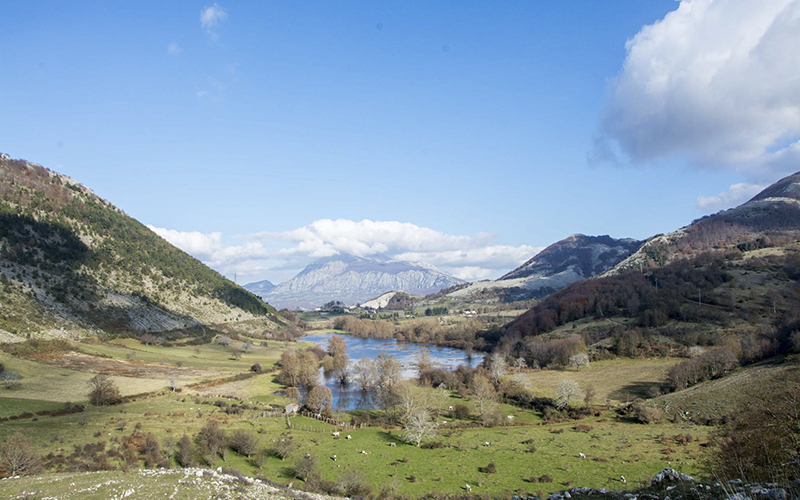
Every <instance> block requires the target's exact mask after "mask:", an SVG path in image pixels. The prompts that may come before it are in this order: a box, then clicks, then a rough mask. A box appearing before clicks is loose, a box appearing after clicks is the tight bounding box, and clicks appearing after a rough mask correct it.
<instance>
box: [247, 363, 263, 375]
mask: <svg viewBox="0 0 800 500" xmlns="http://www.w3.org/2000/svg"><path fill="white" fill-rule="evenodd" d="M250 371H251V372H253V373H262V372H263V370H262V369H261V365H260V364H259V363H256V364H254V365H253V366H251V367H250Z"/></svg>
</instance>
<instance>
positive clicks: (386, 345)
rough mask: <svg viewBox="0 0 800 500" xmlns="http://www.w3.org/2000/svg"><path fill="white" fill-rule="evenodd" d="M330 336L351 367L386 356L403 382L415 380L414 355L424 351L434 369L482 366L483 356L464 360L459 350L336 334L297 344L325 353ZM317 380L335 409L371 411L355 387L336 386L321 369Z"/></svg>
mask: <svg viewBox="0 0 800 500" xmlns="http://www.w3.org/2000/svg"><path fill="white" fill-rule="evenodd" d="M333 335H336V336H338V337H342V338H343V339H344V341H345V343H346V344H347V355H348V356H349V357H350V366H351V367H352V366H353V365H354V364H355V363H357V362H358V361H359V360H360V359H362V358H369V359H372V360H374V359H375V358H377V357H378V355H379V354H381V353H385V354H389V355H391V356H394V357H395V359H397V361H399V362H400V364H401V365H402V366H403V376H404V377H405V378H414V377H416V376H417V368H416V366H414V363H415V362H416V356H417V354H418V353H419V352H421V351H422V350H423V349H426V350H427V351H428V354H429V355H430V359H431V362H432V363H433V364H434V365H435V366H437V367H440V368H443V369H445V370H453V369H455V368H456V367H457V366H458V365H467V366H470V367H473V368H474V367H476V366H478V365H479V364H481V363H482V362H483V354H482V353H473V355H472V358H471V359H467V354H466V352H464V351H463V350H461V349H452V348H449V347H436V346H430V345H427V344H412V343H405V342H398V341H396V340H394V339H386V340H384V339H364V338H360V337H352V336H350V335H343V334H339V333H321V334H317V335H308V336H305V337H303V338H301V339H299V340H301V341H303V342H313V343H315V344H318V345H319V346H321V347H322V348H323V349H326V350H327V348H328V339H329V338H330V337H332V336H333ZM320 377H322V378H323V379H324V380H325V385H326V386H327V387H328V388H329V389H330V390H331V393H332V394H333V407H334V409H337V410H341V411H348V410H354V409H369V408H372V407H373V406H372V402H371V400H370V395H369V394H364V393H363V392H362V391H361V389H360V388H359V387H358V385H357V384H352V383H351V384H349V385H348V386H346V387H342V386H341V385H340V384H339V382H338V381H337V380H335V379H333V378H332V377H330V378H326V377H325V375H324V373H323V372H322V370H321V369H320Z"/></svg>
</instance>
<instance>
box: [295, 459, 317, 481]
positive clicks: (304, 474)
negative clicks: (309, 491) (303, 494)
mask: <svg viewBox="0 0 800 500" xmlns="http://www.w3.org/2000/svg"><path fill="white" fill-rule="evenodd" d="M316 474H317V462H316V460H314V457H311V456H305V457H303V458H301V459H300V460H298V461H297V463H295V464H294V476H295V477H296V478H298V479H302V480H303V481H305V482H308V480H309V478H311V477H313V476H315V475H316Z"/></svg>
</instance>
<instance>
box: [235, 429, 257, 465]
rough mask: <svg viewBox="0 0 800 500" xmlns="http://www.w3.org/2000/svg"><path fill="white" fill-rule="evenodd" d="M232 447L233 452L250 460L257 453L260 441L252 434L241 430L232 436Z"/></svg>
mask: <svg viewBox="0 0 800 500" xmlns="http://www.w3.org/2000/svg"><path fill="white" fill-rule="evenodd" d="M230 446H231V449H232V450H233V451H235V452H237V453H239V454H240V455H244V456H246V457H247V458H250V456H251V455H252V454H253V453H255V452H256V448H257V447H258V439H257V438H256V437H255V436H254V435H253V434H252V433H250V432H247V431H246V430H243V429H239V430H237V431H234V432H233V434H231V437H230Z"/></svg>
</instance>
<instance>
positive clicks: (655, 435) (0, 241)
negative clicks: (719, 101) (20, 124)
mask: <svg viewBox="0 0 800 500" xmlns="http://www.w3.org/2000/svg"><path fill="white" fill-rule="evenodd" d="M0 167H2V169H3V170H2V173H3V176H2V177H0V180H2V181H3V183H1V184H0V187H2V188H3V189H4V192H5V193H6V197H5V198H4V199H3V200H2V203H1V204H0V209H2V211H3V214H5V215H4V217H5V219H4V220H5V224H4V225H3V226H2V228H1V230H0V245H1V247H2V251H0V257H2V259H0V304H2V309H0V328H2V332H1V333H2V335H3V337H2V340H3V343H1V344H0V376H2V380H3V382H4V388H3V389H2V390H0V402H2V404H1V405H0V422H2V425H1V426H0V470H1V471H3V475H4V476H28V477H25V478H13V479H4V480H2V481H0V494H2V495H5V496H13V495H17V496H21V495H24V494H25V491H27V489H28V488H31V487H32V483H31V481H32V479H31V478H33V477H36V476H40V475H43V477H48V478H52V481H49V482H47V484H45V483H42V484H41V488H40V489H39V493H37V495H40V496H47V497H56V498H70V496H69V495H71V494H72V491H71V490H70V489H69V488H63V485H64V482H65V481H67V479H63V481H62V480H61V479H57V478H69V481H70V482H69V484H70V485H72V484H73V483H75V484H77V483H85V482H86V481H87V480H88V481H89V482H91V480H90V479H89V478H90V477H94V476H80V475H76V474H80V473H89V472H91V473H93V474H100V475H99V476H96V477H107V478H108V479H106V480H105V482H104V483H102V484H100V483H97V484H95V485H94V486H91V488H94V487H95V486H96V490H93V491H95V492H96V495H97V498H105V497H108V496H113V495H120V494H124V493H125V491H128V490H131V489H132V490H137V489H140V488H141V486H138V485H135V484H131V485H130V487H127V486H126V488H127V489H125V490H124V491H123V490H120V489H119V488H121V487H122V486H119V485H122V484H128V483H126V481H129V480H131V479H130V478H132V477H139V476H141V475H142V474H144V475H146V474H149V473H150V472H147V471H157V470H160V471H169V472H163V473H162V475H161V476H158V479H157V480H156V479H154V482H153V484H152V485H151V486H152V487H153V488H155V489H154V490H152V491H153V492H155V491H162V490H160V488H166V489H169V488H173V487H174V488H176V489H175V490H174V491H173V493H174V494H176V495H178V492H179V491H180V495H184V496H185V497H186V498H192V497H193V495H195V494H201V493H199V492H200V491H201V490H202V488H207V487H208V486H207V484H206V482H204V481H206V480H207V481H209V482H211V483H212V484H214V485H215V486H214V488H219V489H220V490H219V491H234V492H236V491H239V494H240V495H242V496H243V497H246V495H248V494H250V493H253V492H257V493H253V494H259V495H264V494H268V495H275V497H276V498H285V497H287V496H288V497H292V495H298V494H300V493H298V492H300V491H304V492H310V493H314V494H323V495H333V496H348V497H354V496H355V497H365V498H366V497H369V498H398V499H400V498H423V497H425V498H428V497H432V496H436V495H444V496H446V497H454V498H455V497H461V496H465V495H466V496H468V497H480V498H486V497H496V498H510V497H512V496H514V495H516V496H519V497H538V498H544V497H547V496H548V495H550V494H552V493H554V492H562V491H566V490H570V491H573V492H576V491H577V493H575V494H576V495H577V494H580V490H576V488H591V489H592V491H595V490H596V491H605V492H609V491H618V492H620V493H616V494H615V495H622V494H624V492H628V491H634V490H636V491H639V490H638V489H640V488H644V487H649V485H650V479H651V478H653V477H654V476H655V475H657V474H658V473H659V472H661V471H662V470H664V469H666V468H671V469H674V470H676V471H678V473H684V474H688V475H690V476H693V477H697V478H701V479H709V478H714V477H725V478H727V477H729V476H730V474H738V473H736V472H731V471H732V469H731V463H734V464H738V463H740V461H741V458H740V457H739V456H738V455H737V453H738V451H735V450H734V451H733V452H731V451H730V450H731V448H730V446H732V445H731V443H738V442H739V441H737V440H738V439H744V438H742V437H741V435H739V434H731V433H735V432H740V433H741V432H745V431H746V429H748V428H749V427H748V425H745V424H743V423H741V422H742V419H746V418H750V419H755V421H760V420H763V419H764V418H782V419H784V420H780V421H779V424H776V425H775V426H774V428H776V429H783V428H784V427H781V426H784V425H785V426H787V427H785V428H786V429H787V430H785V431H781V432H784V434H779V435H777V437H775V439H776V440H777V441H775V442H776V443H782V442H784V441H783V439H785V438H786V437H787V436H789V437H792V436H795V435H796V432H795V430H794V429H795V428H794V427H792V426H793V425H795V424H794V421H792V420H791V418H793V417H791V415H794V414H793V413H792V412H791V405H789V406H788V407H787V406H786V405H787V404H789V403H787V402H790V401H792V400H791V398H790V397H789V396H788V395H787V392H786V391H787V390H791V388H792V387H795V385H793V384H794V382H795V381H800V358H799V357H798V355H799V354H800V334H799V333H798V330H800V316H798V310H800V309H798V307H797V305H798V304H800V288H798V285H797V278H798V276H800V274H799V273H798V269H800V229H798V228H800V209H798V208H797V203H796V198H797V195H796V191H797V190H795V188H794V186H795V185H797V184H798V182H800V177H797V176H792V177H790V178H787V179H784V180H782V181H779V182H778V183H776V184H775V186H773V187H770V188H768V189H767V190H766V191H765V192H766V193H767V194H766V195H763V196H757V197H756V198H754V199H753V200H752V201H751V202H749V203H747V204H745V205H742V206H741V207H738V208H736V209H731V210H728V211H725V212H720V213H718V214H715V215H712V216H709V217H705V218H703V219H700V220H698V221H695V222H693V223H692V224H690V225H689V226H686V227H684V228H681V229H679V230H678V231H675V232H673V233H669V234H665V235H658V236H655V237H653V238H650V239H648V240H646V241H644V242H639V241H636V240H632V239H620V240H616V239H613V238H610V237H608V236H599V237H587V236H584V235H573V236H570V237H568V238H566V239H564V240H561V241H559V242H556V243H555V244H553V245H551V246H549V247H547V248H545V249H544V250H543V251H541V252H539V253H538V254H537V255H535V256H534V257H533V258H531V259H529V260H528V261H527V262H525V263H524V264H523V265H521V266H520V267H519V268H518V269H516V270H513V271H511V272H509V273H507V274H506V275H505V276H503V277H502V278H501V279H499V280H495V281H481V282H477V283H462V282H461V281H460V280H456V279H451V278H452V277H448V276H447V275H445V274H442V273H440V272H439V271H438V270H436V269H435V268H434V267H433V266H427V265H424V264H420V263H417V264H413V265H412V264H409V263H406V262H401V261H387V260H378V259H363V258H356V257H353V256H341V257H340V258H339V257H337V258H326V259H323V260H322V261H320V262H318V263H316V264H313V265H310V266H308V267H307V268H306V269H305V270H304V271H303V272H301V273H300V275H298V277H297V278H296V279H292V280H289V281H288V282H284V283H281V284H279V285H277V286H274V287H273V285H272V283H269V282H266V281H262V282H258V283H255V284H253V286H249V288H250V289H251V290H250V291H248V289H247V288H248V287H247V286H246V287H245V288H243V287H239V286H238V285H236V284H235V283H232V282H230V281H228V280H227V279H225V278H224V277H222V276H221V275H220V274H218V273H216V272H214V271H212V270H211V269H209V268H207V267H205V266H204V265H203V264H202V263H200V262H199V261H197V260H195V259H193V258H192V257H190V256H188V254H185V253H183V252H181V251H180V250H178V249H176V248H175V247H172V246H171V245H170V244H169V243H166V242H165V241H164V240H162V239H160V237H158V236H157V235H156V234H155V233H153V232H150V230H149V229H148V228H147V227H145V226H143V225H141V224H139V223H138V222H137V221H135V220H134V219H132V218H129V217H127V216H126V215H125V214H124V213H123V212H122V211H121V210H119V209H117V208H116V207H114V206H113V205H111V204H110V203H108V202H105V201H104V200H102V199H99V198H98V197H96V196H95V195H94V194H93V193H91V191H89V190H88V189H86V188H83V187H82V186H80V185H78V184H77V183H75V182H74V181H72V180H69V179H67V178H65V177H63V176H60V175H59V174H56V173H53V172H51V171H48V170H46V169H44V168H43V167H40V166H38V165H34V164H30V163H28V162H23V161H16V160H10V159H3V160H2V161H1V162H0ZM70 186H72V187H70ZM545 284H546V285H545ZM406 285H407V286H408V287H407V288H403V287H405V286H406ZM398 288H402V289H398ZM255 292H259V293H262V294H263V296H264V297H266V298H267V299H269V297H270V296H275V297H277V295H272V294H275V293H279V294H281V293H282V294H284V295H282V297H284V298H287V297H288V299H287V300H298V301H304V302H302V304H301V303H300V302H297V303H296V305H297V309H294V310H291V309H287V308H283V309H281V310H276V309H275V308H274V307H273V306H272V305H270V304H268V303H267V302H264V301H263V300H262V299H260V298H258V297H256V295H254V293H255ZM286 293H288V295H286ZM292 297H293V298H292ZM322 300H325V302H321V301H322ZM767 402H769V405H770V406H769V407H768V408H765V407H764V405H767V404H768V403H767ZM772 408H782V410H781V411H777V412H772V413H768V415H771V416H767V417H765V416H764V414H763V413H762V414H759V413H758V412H760V411H761V412H763V411H767V410H770V411H771V409H772ZM753 415H756V416H753ZM786 419H788V420H786ZM737 429H738V430H737ZM743 429H744V430H743ZM768 442H769V441H768ZM726 446H727V447H728V448H725V447H726ZM776 446H777V445H776ZM725 449H727V450H728V451H726V452H723V451H721V450H725ZM781 449H782V448H780V446H778V447H777V448H776V450H778V451H774V453H778V454H779V453H785V451H780V450H781ZM748 453H757V451H750V452H748ZM729 457H730V461H728V458H729ZM748 459H751V458H748ZM757 463H761V462H757ZM198 467H199V468H198ZM782 467H783V468H773V469H770V470H769V471H767V472H764V470H763V469H759V466H758V465H753V467H752V469H751V470H749V471H748V472H747V474H748V476H747V478H748V480H752V481H763V480H764V478H765V477H768V476H767V475H761V476H759V475H758V474H768V475H769V477H782V478H787V477H789V475H787V474H791V473H792V471H793V470H794V469H792V466H791V465H787V466H782ZM203 468H204V469H203ZM181 469H182V471H183V472H182V473H183V474H184V475H183V476H180V474H181V472H178V471H179V470H181ZM203 470H206V472H204V471H203ZM32 474H33V475H32ZM137 474H138V475H139V476H136V475H137ZM153 474H155V473H154V472H153ZM174 474H178V476H175V475H174ZM781 475H782V476H781ZM245 476H246V477H247V478H255V479H256V480H257V481H255V482H254V481H253V480H252V479H242V478H244V477H245ZM153 477H154V478H155V477H156V476H153ZM179 477H180V478H179ZM176 478H178V479H176ZM730 479H738V476H737V477H734V476H730ZM159 481H161V482H159ZM174 481H177V484H179V485H180V484H182V485H184V486H186V485H191V486H186V487H187V488H189V490H181V488H180V487H178V486H175V484H176V483H175V482H174ZM781 481H784V479H780V480H779V482H781ZM87 484H88V483H87ZM98 484H99V486H98ZM103 484H105V486H103ZM159 484H160V485H161V486H158V485H159ZM115 485H116V486H115ZM87 488H90V486H87ZM237 488H239V489H238V490H237ZM270 488H272V489H270ZM698 488H701V487H700V486H698ZM144 491H145V490H141V492H142V494H144V493H143V492H144ZM164 491H165V490H164ZM587 491H588V490H587ZM112 492H113V495H112ZM148 494H150V493H148ZM152 494H157V493H152ZM221 494H222V493H221ZM225 494H227V493H225ZM586 494H587V495H589V494H590V493H586ZM591 494H594V493H591ZM598 494H599V495H605V493H598ZM718 494H719V492H715V493H713V495H718ZM180 495H179V496H180ZM709 495H711V496H710V497H708V498H716V497H715V496H713V495H712V494H711V493H709ZM179 496H178V497H179ZM32 498H37V497H36V496H33V497H32ZM704 498H705V497H704Z"/></svg>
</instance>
